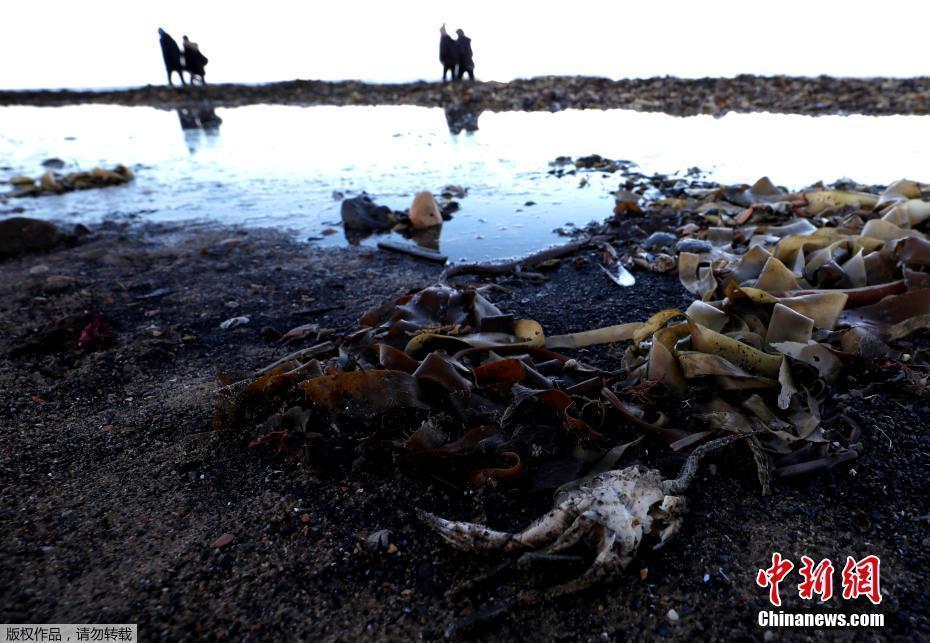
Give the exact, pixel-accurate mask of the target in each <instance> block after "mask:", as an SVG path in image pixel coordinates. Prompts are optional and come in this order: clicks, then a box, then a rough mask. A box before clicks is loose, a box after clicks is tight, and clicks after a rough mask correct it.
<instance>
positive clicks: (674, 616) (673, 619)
mask: <svg viewBox="0 0 930 643" xmlns="http://www.w3.org/2000/svg"><path fill="white" fill-rule="evenodd" d="M668 620H669V623H677V622H678V612H676V611H675V609H674V608H672V609H670V610H669V611H668Z"/></svg>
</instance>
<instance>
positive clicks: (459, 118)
mask: <svg viewBox="0 0 930 643" xmlns="http://www.w3.org/2000/svg"><path fill="white" fill-rule="evenodd" d="M444 111H445V112H446V125H448V126H449V131H450V132H451V133H452V134H459V133H461V131H462V130H465V131H466V132H477V131H478V116H480V115H481V111H480V110H471V109H468V108H467V107H463V106H457V105H456V106H453V105H449V106H447V107H446V108H445V110H444Z"/></svg>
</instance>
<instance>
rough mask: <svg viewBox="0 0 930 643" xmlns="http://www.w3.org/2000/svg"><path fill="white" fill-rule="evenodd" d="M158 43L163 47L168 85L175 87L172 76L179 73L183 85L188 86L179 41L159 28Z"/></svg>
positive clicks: (162, 53)
mask: <svg viewBox="0 0 930 643" xmlns="http://www.w3.org/2000/svg"><path fill="white" fill-rule="evenodd" d="M158 41H159V44H160V45H161V57H162V58H164V60H165V71H167V72H168V84H169V85H171V86H172V87H173V86H174V81H173V80H172V79H171V74H173V73H174V72H177V73H178V76H180V77H181V84H182V85H186V84H187V83H186V82H184V74H183V73H182V70H183V69H184V66H183V65H182V64H181V50H180V49H179V48H178V43H177V41H175V39H174V38H172V37H171V36H170V35H169V34H168V32H166V31H165V30H164V29H162V28H161V27H159V28H158Z"/></svg>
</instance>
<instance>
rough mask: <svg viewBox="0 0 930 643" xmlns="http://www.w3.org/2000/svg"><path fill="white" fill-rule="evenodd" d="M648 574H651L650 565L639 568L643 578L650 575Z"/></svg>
mask: <svg viewBox="0 0 930 643" xmlns="http://www.w3.org/2000/svg"><path fill="white" fill-rule="evenodd" d="M648 576H649V568H648V567H643V568H642V569H641V570H639V578H640V579H641V580H646V577H648Z"/></svg>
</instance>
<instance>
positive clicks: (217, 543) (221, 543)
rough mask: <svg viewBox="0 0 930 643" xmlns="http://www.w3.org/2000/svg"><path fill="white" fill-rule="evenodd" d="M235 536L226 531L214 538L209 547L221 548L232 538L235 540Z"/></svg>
mask: <svg viewBox="0 0 930 643" xmlns="http://www.w3.org/2000/svg"><path fill="white" fill-rule="evenodd" d="M235 538H236V537H235V536H233V535H232V534H231V533H229V532H226V533H225V534H223V535H222V536H220V537H219V538H217V539H216V540H214V541H213V542H212V543H210V547H212V548H213V549H221V548H223V547H225V546H226V545H228V544H229V543H231V542H232V541H233V540H235Z"/></svg>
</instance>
